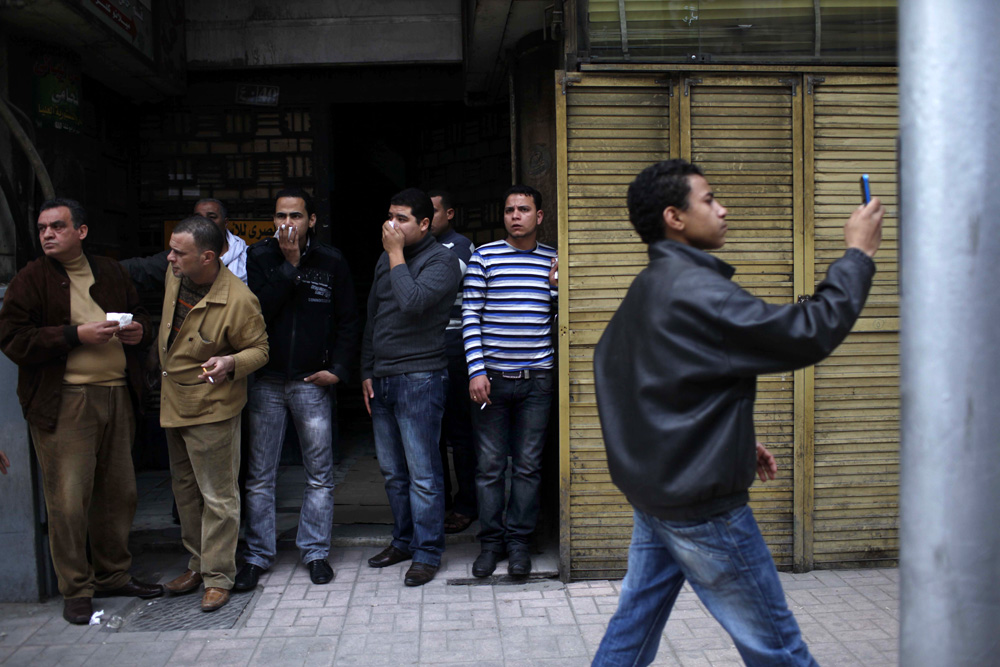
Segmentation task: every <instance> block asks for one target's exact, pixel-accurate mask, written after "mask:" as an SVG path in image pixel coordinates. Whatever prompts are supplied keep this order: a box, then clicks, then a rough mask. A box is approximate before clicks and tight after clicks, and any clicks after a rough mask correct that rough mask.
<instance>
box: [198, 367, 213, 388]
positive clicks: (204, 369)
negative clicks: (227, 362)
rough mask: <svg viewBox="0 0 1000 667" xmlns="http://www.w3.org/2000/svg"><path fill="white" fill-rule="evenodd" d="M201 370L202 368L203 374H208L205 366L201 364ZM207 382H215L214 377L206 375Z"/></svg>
mask: <svg viewBox="0 0 1000 667" xmlns="http://www.w3.org/2000/svg"><path fill="white" fill-rule="evenodd" d="M201 370H203V371H204V372H205V375H208V369H207V368H205V367H204V366H202V367H201ZM208 383H209V384H215V378H214V377H212V376H211V375H208Z"/></svg>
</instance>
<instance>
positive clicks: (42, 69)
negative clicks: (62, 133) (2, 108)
mask: <svg viewBox="0 0 1000 667" xmlns="http://www.w3.org/2000/svg"><path fill="white" fill-rule="evenodd" d="M32 89H33V91H34V97H35V123H36V124H37V125H38V126H39V127H54V128H56V129H59V130H68V131H70V132H79V131H80V128H81V127H82V126H83V121H82V119H81V117H80V65H79V64H78V63H77V62H76V61H75V60H72V59H70V58H67V57H64V56H59V55H55V54H52V53H40V54H38V55H37V56H36V57H35V62H34V65H33V66H32Z"/></svg>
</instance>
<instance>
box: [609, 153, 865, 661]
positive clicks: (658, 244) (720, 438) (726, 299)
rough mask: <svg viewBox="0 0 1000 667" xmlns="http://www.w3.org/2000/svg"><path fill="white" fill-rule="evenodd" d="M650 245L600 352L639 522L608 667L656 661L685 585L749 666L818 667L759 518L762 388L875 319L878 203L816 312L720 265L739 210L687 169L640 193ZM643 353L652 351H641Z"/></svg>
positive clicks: (646, 177) (613, 431) (655, 174)
mask: <svg viewBox="0 0 1000 667" xmlns="http://www.w3.org/2000/svg"><path fill="white" fill-rule="evenodd" d="M628 210H629V219H630V220H631V222H632V224H633V226H634V227H635V229H636V231H637V232H638V234H639V236H640V237H641V238H642V240H643V241H644V242H645V243H647V244H648V245H649V265H648V266H647V267H646V268H645V269H644V270H643V271H642V272H641V273H640V274H639V275H638V276H637V277H636V279H635V281H634V282H633V283H632V286H631V287H630V288H629V291H628V294H627V295H626V296H625V299H624V300H623V301H622V304H621V307H619V309H618V311H617V312H616V313H615V315H614V317H612V319H611V322H610V323H609V324H608V326H607V328H606V329H605V331H604V334H603V335H602V336H601V340H600V342H599V343H598V345H597V348H596V350H595V353H594V384H595V389H596V392H597V406H598V411H599V414H600V419H601V429H602V432H603V436H604V444H605V448H606V449H607V454H608V468H609V470H610V472H611V479H612V481H613V482H614V483H615V485H616V486H617V487H618V488H619V489H621V491H622V492H623V493H624V494H625V496H626V497H627V498H628V501H629V502H630V503H631V504H632V506H633V509H634V528H633V532H632V545H631V547H630V549H629V563H628V573H627V575H626V576H625V581H624V582H623V583H622V591H621V597H620V599H619V603H618V610H617V611H616V612H615V615H614V616H613V617H612V619H611V622H610V624H609V625H608V630H607V633H606V634H605V636H604V639H603V641H602V642H601V645H600V647H599V648H598V651H597V655H596V656H595V658H594V665H601V666H606V665H647V664H649V663H650V662H652V661H653V659H654V658H655V657H656V651H657V648H658V647H659V642H660V636H661V634H662V633H663V627H664V626H665V625H666V622H667V618H668V617H669V616H670V610H671V607H673V604H674V601H675V600H676V599H677V594H678V593H679V592H680V590H681V587H682V586H683V585H684V582H685V581H688V582H690V584H691V587H692V588H693V589H694V591H695V593H697V595H698V597H699V598H700V599H701V601H702V602H703V603H704V604H705V606H706V607H707V608H708V610H709V611H710V612H711V613H712V615H713V616H714V617H715V618H716V619H717V620H718V621H719V623H721V624H722V626H723V627H724V628H725V629H726V631H727V632H729V634H730V636H731V637H732V638H733V641H734V642H735V643H736V648H737V649H738V650H739V652H740V655H741V656H742V658H743V660H744V661H745V662H746V664H748V665H768V666H772V665H815V664H816V661H815V660H813V658H812V656H811V655H810V653H809V649H808V648H807V647H806V645H805V642H804V641H803V640H802V636H801V634H800V632H799V627H798V624H797V623H796V622H795V617H794V616H792V613H791V611H790V610H789V609H788V606H787V604H786V602H785V596H784V592H783V591H782V588H781V583H780V581H779V580H778V576H777V571H776V570H775V567H774V562H773V560H772V559H771V554H770V552H769V551H768V548H767V545H766V544H765V543H764V539H763V537H761V534H760V530H759V529H758V527H757V522H756V521H755V520H754V517H753V513H752V512H751V511H750V508H749V507H748V505H747V501H748V500H749V494H748V489H749V487H750V485H751V484H752V482H753V478H754V475H755V474H756V475H757V476H759V477H760V479H761V481H762V482H763V481H766V480H768V479H774V476H775V474H776V472H777V464H776V462H775V459H774V457H773V456H772V455H771V453H770V452H769V451H768V450H767V448H766V447H764V445H762V444H761V443H759V442H757V441H756V438H755V437H754V427H753V410H754V396H755V393H756V382H757V375H760V374H762V373H774V372H787V371H791V370H794V369H797V368H802V367H804V366H808V365H810V364H815V363H817V362H819V361H821V360H822V359H824V358H825V357H826V356H827V355H829V354H830V353H831V352H832V351H833V350H834V349H835V348H836V347H837V345H839V344H840V342H841V341H843V340H844V338H845V337H846V336H847V334H848V332H849V331H850V330H851V327H852V326H853V324H854V322H855V320H857V318H858V315H859V314H860V313H861V309H862V308H863V307H864V304H865V299H866V298H867V296H868V290H869V289H870V287H871V282H872V276H873V275H874V274H875V263H874V262H873V261H872V259H871V258H872V256H873V255H874V254H875V252H876V251H877V250H878V248H879V244H880V243H881V238H882V215H883V212H884V211H883V208H882V204H881V203H880V202H879V200H878V199H877V198H876V199H872V201H871V203H869V204H867V205H865V206H862V207H859V208H858V209H857V210H855V211H854V212H853V214H852V215H851V218H850V220H848V222H847V224H846V225H845V226H844V236H845V240H846V245H847V251H846V252H845V253H844V255H843V257H841V258H840V259H838V260H837V261H835V262H834V263H833V264H831V266H830V269H829V271H828V272H827V276H826V279H825V280H824V281H823V282H822V283H820V285H819V286H818V287H817V289H816V293H815V295H813V297H812V298H811V299H809V300H807V301H805V302H803V303H793V304H786V305H775V304H770V303H767V302H765V301H763V300H761V299H758V298H757V297H754V296H752V295H751V294H750V293H749V292H747V291H745V290H744V289H742V288H741V287H739V286H738V285H737V284H736V283H734V282H732V280H731V278H732V275H733V272H734V269H733V268H732V267H731V266H729V265H728V264H726V263H725V262H722V261H721V260H719V259H717V258H715V257H713V256H712V255H709V254H708V253H707V252H705V251H707V250H716V249H718V248H721V247H722V245H723V244H724V243H725V239H726V231H727V229H728V227H727V224H726V209H725V208H724V207H723V206H722V204H720V203H719V202H718V201H717V200H716V199H715V197H714V194H713V192H712V189H711V187H710V186H709V183H708V181H707V180H706V179H705V177H704V175H703V174H702V172H701V170H700V169H699V168H698V167H697V166H695V165H692V164H689V163H687V162H685V161H684V160H667V161H664V162H659V163H656V164H654V165H652V166H650V167H647V168H646V169H645V170H643V171H642V173H640V174H639V176H638V177H637V178H636V179H635V180H634V181H633V182H632V184H631V185H630V186H629V190H628ZM639 341H641V344H640V343H638V342H639Z"/></svg>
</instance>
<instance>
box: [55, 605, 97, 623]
mask: <svg viewBox="0 0 1000 667" xmlns="http://www.w3.org/2000/svg"><path fill="white" fill-rule="evenodd" d="M93 613H94V603H93V602H91V600H90V598H66V599H65V600H63V618H65V619H66V620H67V621H69V622H70V623H74V624H76V625H86V624H87V623H90V617H91V616H92V615H93Z"/></svg>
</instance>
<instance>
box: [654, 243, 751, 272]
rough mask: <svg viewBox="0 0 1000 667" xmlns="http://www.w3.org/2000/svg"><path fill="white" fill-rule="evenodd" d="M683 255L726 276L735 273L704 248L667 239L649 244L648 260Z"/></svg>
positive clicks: (730, 266) (732, 268)
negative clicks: (699, 248) (700, 248)
mask: <svg viewBox="0 0 1000 667" xmlns="http://www.w3.org/2000/svg"><path fill="white" fill-rule="evenodd" d="M677 256H680V257H684V258H686V259H687V260H688V261H691V262H694V263H695V264H697V265H699V266H704V267H706V268H709V269H712V270H713V271H717V272H718V273H720V274H721V275H723V276H724V277H726V278H732V277H733V274H734V273H736V269H735V268H734V267H733V266H732V265H731V264H727V263H726V262H723V261H722V260H721V259H719V258H718V257H714V256H712V255H709V254H708V253H707V252H705V251H704V250H698V249H697V248H694V247H692V246H689V245H685V244H683V243H678V242H677V241H668V240H667V239H662V240H660V241H654V242H653V243H651V244H650V245H649V261H651V262H653V261H656V260H658V259H669V258H670V257H677Z"/></svg>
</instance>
